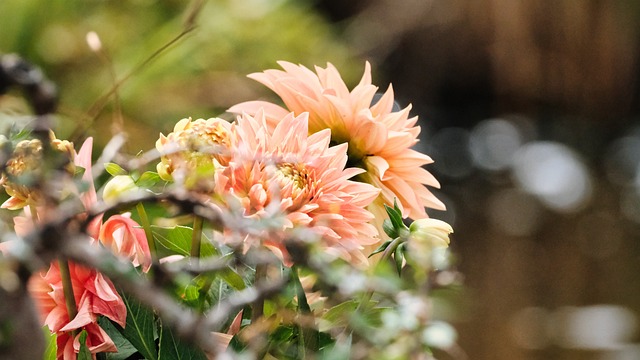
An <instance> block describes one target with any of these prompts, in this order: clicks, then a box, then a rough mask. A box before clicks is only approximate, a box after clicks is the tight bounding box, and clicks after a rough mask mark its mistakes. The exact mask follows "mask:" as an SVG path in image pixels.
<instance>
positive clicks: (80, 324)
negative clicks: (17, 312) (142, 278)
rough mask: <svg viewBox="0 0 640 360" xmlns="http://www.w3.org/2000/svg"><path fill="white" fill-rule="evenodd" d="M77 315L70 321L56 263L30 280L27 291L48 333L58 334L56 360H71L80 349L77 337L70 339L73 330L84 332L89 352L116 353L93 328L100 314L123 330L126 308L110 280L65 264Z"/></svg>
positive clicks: (104, 334) (101, 331)
mask: <svg viewBox="0 0 640 360" xmlns="http://www.w3.org/2000/svg"><path fill="white" fill-rule="evenodd" d="M69 272H70V274H71V283H72V286H73V295H74V298H75V301H76V305H77V309H78V314H77V315H76V316H75V317H74V318H73V319H71V318H70V316H69V313H68V311H67V306H66V303H65V298H64V291H63V289H62V277H61V275H60V268H59V266H58V263H57V262H53V263H51V266H50V267H49V270H48V271H47V272H46V273H45V272H41V273H40V274H36V275H34V276H32V277H31V279H30V280H29V292H30V293H31V296H32V297H33V299H34V300H35V302H36V306H37V307H38V309H39V310H40V315H41V317H42V318H43V319H44V324H45V325H47V327H48V328H49V330H50V331H51V332H52V333H56V334H57V335H58V338H57V342H58V356H57V358H58V359H65V360H67V359H75V353H77V352H78V351H79V350H80V343H79V342H78V339H77V337H78V336H79V332H78V334H77V335H76V337H75V338H72V337H71V336H70V334H71V331H73V330H82V329H84V330H87V333H88V334H87V335H88V336H87V341H88V344H87V345H88V347H89V350H90V351H91V352H92V353H96V352H114V351H117V349H116V347H115V344H114V343H113V341H112V340H111V338H109V336H108V335H107V334H106V333H105V332H104V331H103V330H102V329H101V328H100V327H99V326H98V325H97V316H98V315H104V316H106V317H108V318H109V319H111V320H113V321H114V322H116V323H117V324H119V325H120V326H122V327H124V326H125V322H126V317H127V309H126V307H125V305H124V302H123V301H122V298H121V297H120V295H118V293H117V291H116V290H115V288H114V286H113V284H112V283H111V281H110V280H109V279H107V278H105V277H104V276H103V275H102V274H100V273H99V272H97V271H96V270H93V269H88V268H86V267H84V266H81V265H78V264H75V263H72V262H69Z"/></svg>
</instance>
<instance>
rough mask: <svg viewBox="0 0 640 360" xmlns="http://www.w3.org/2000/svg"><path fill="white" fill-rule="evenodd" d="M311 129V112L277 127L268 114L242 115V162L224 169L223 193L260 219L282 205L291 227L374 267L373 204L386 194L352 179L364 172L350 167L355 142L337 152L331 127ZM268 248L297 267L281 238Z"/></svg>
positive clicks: (237, 151)
mask: <svg viewBox="0 0 640 360" xmlns="http://www.w3.org/2000/svg"><path fill="white" fill-rule="evenodd" d="M307 126H308V121H307V114H302V115H300V116H297V117H294V116H293V114H288V115H286V116H284V117H283V118H282V119H280V121H278V123H277V124H276V125H275V127H269V126H267V122H266V118H265V116H264V113H263V112H258V113H257V114H256V115H255V117H252V116H249V115H246V114H245V115H244V116H241V117H239V118H238V120H237V123H236V124H235V126H234V129H233V130H234V132H233V136H232V145H231V148H232V149H234V153H233V154H234V157H233V158H232V159H231V160H230V161H229V163H228V166H226V167H221V168H220V169H217V171H216V193H218V194H229V196H230V197H231V198H232V199H234V201H235V202H237V203H239V204H240V205H241V206H242V207H243V209H244V214H245V216H248V217H252V218H258V219H259V218H261V217H263V216H264V215H265V214H267V213H268V208H273V207H274V206H275V207H276V208H278V209H279V210H280V211H282V213H284V214H285V215H286V220H287V221H286V224H285V228H292V227H294V226H303V227H308V228H310V229H311V230H312V231H314V232H315V233H317V234H318V235H320V236H321V239H322V240H321V243H322V245H323V246H324V247H325V248H327V249H328V250H329V251H332V252H334V253H335V254H337V255H338V256H341V257H343V258H345V259H347V260H352V261H354V262H356V263H367V259H366V256H365V255H364V254H363V253H362V250H363V247H364V246H365V245H370V244H373V243H376V242H377V241H378V239H377V238H376V236H377V231H376V229H375V228H374V227H373V226H372V225H371V224H369V222H370V220H371V219H372V218H373V216H372V215H371V214H370V213H369V212H368V211H367V210H366V206H368V205H369V204H370V203H371V202H372V201H373V199H375V198H376V197H377V196H378V193H379V191H378V189H376V188H374V187H373V186H371V185H369V184H365V183H361V182H355V181H351V180H349V179H350V178H352V177H353V176H355V175H357V174H360V173H362V172H363V170H362V169H357V168H347V169H345V166H346V164H347V153H346V150H347V144H341V145H337V146H333V147H329V142H330V140H331V139H330V131H329V130H324V131H319V132H317V133H315V134H312V135H307V134H308V127H307ZM234 201H231V202H230V201H228V202H227V203H228V204H232V203H233V202H234ZM249 245H250V244H249ZM263 245H265V246H267V247H270V248H271V249H272V250H273V251H274V252H275V253H276V254H280V255H281V257H282V258H283V260H284V261H285V263H286V264H287V265H290V261H289V259H288V254H287V252H286V249H285V247H284V244H283V243H282V242H281V241H280V240H279V239H277V238H276V239H274V238H270V239H267V240H263Z"/></svg>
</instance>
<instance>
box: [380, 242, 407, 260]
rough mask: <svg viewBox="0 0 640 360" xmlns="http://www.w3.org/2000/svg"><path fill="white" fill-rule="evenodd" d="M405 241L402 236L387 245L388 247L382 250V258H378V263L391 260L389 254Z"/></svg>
mask: <svg viewBox="0 0 640 360" xmlns="http://www.w3.org/2000/svg"><path fill="white" fill-rule="evenodd" d="M406 240H407V239H406V237H404V236H399V237H397V238H395V239H393V241H391V243H389V246H387V248H386V249H384V252H383V253H382V256H381V257H380V262H383V261H388V260H389V259H391V254H393V253H395V252H396V249H398V246H400V244H402V243H403V242H405V241H406Z"/></svg>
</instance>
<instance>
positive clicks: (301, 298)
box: [291, 265, 318, 357]
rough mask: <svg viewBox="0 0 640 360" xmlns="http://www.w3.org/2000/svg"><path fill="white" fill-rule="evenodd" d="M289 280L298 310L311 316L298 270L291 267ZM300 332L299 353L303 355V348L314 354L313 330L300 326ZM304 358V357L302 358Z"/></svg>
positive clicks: (314, 340)
mask: <svg viewBox="0 0 640 360" xmlns="http://www.w3.org/2000/svg"><path fill="white" fill-rule="evenodd" d="M291 280H292V281H293V283H294V285H295V287H296V296H297V297H298V310H300V312H301V313H302V314H303V315H304V316H308V315H309V314H311V308H310V307H309V302H308V301H307V294H306V293H305V292H304V288H303V287H302V282H300V275H298V268H297V267H296V266H295V265H294V266H292V267H291ZM300 332H302V340H303V342H304V343H303V344H302V346H301V350H300V352H301V353H302V354H303V355H304V353H305V348H307V349H311V350H313V352H314V353H315V352H316V351H317V350H318V338H317V335H316V332H315V330H314V329H311V328H309V327H306V326H300ZM303 357H304V356H303Z"/></svg>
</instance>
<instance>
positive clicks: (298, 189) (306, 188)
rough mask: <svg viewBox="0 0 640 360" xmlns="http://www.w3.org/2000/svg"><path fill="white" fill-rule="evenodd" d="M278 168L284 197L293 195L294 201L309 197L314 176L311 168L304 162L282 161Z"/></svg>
mask: <svg viewBox="0 0 640 360" xmlns="http://www.w3.org/2000/svg"><path fill="white" fill-rule="evenodd" d="M276 168H277V174H276V180H277V181H278V182H279V184H280V187H281V189H282V190H281V191H282V196H283V197H291V199H292V200H293V201H294V203H298V202H300V201H303V199H306V198H307V197H309V195H310V193H311V192H312V190H313V176H312V173H311V171H310V169H308V168H307V167H306V166H305V165H304V164H293V163H288V162H285V163H280V164H278V165H277V166H276ZM297 205H301V204H297Z"/></svg>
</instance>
